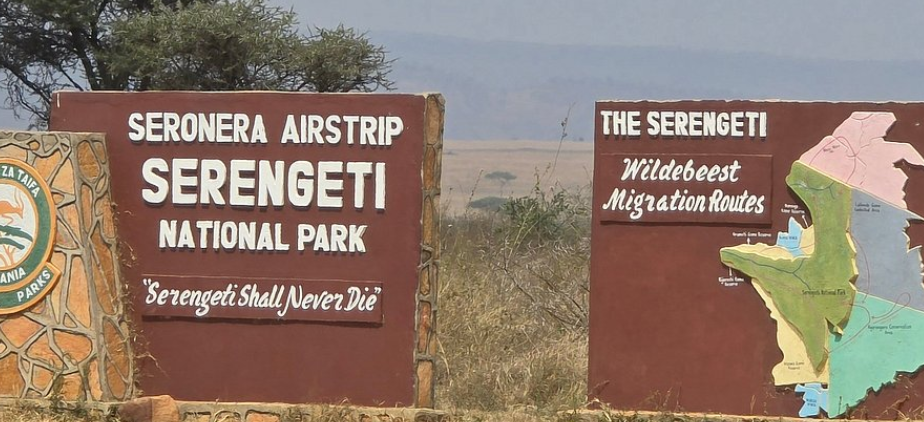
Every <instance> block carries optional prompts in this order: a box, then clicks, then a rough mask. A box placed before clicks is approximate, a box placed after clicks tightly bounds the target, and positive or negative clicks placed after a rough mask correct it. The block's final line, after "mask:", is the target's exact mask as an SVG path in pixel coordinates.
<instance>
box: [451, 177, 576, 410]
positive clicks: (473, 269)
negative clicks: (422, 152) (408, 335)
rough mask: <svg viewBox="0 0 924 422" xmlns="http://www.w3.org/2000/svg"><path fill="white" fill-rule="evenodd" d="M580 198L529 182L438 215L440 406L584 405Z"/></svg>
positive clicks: (526, 407)
mask: <svg viewBox="0 0 924 422" xmlns="http://www.w3.org/2000/svg"><path fill="white" fill-rule="evenodd" d="M585 202H586V195H582V194H580V192H578V193H576V192H574V191H571V192H566V191H564V190H562V189H560V188H556V189H553V190H551V191H543V190H541V189H537V190H534V192H533V193H532V194H531V195H529V196H527V197H523V198H520V199H518V200H516V201H514V202H512V203H511V205H510V206H507V207H505V208H504V210H503V211H500V212H496V213H495V212H483V211H474V210H468V211H467V212H464V213H461V214H457V215H455V216H451V217H446V218H444V221H443V224H444V227H443V232H442V235H443V246H444V251H443V255H442V264H441V268H442V273H441V290H440V331H439V332H440V343H441V346H442V349H441V351H442V356H443V365H441V369H442V371H441V373H440V380H439V382H438V384H437V385H438V392H437V397H438V401H439V405H440V407H441V408H445V409H450V410H451V411H455V410H456V409H464V410H465V412H463V413H467V412H470V411H473V410H474V411H513V412H519V413H523V412H526V414H529V415H532V416H533V417H535V416H541V415H546V416H549V417H552V415H554V414H555V412H558V411H562V410H571V409H579V408H583V407H584V403H585V400H586V376H587V366H586V365H587V293H588V288H587V281H588V274H587V271H588V257H589V216H588V215H587V213H586V211H587V210H586V205H585ZM484 420H491V419H484Z"/></svg>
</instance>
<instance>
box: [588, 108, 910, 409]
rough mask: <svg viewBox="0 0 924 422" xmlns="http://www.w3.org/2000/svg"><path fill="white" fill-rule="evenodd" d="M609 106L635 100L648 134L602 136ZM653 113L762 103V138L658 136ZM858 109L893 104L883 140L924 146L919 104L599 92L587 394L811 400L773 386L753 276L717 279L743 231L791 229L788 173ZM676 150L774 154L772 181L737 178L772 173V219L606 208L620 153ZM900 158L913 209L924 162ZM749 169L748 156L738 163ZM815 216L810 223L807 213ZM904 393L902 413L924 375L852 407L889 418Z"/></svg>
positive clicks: (656, 401) (757, 404) (702, 403)
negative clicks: (631, 217)
mask: <svg viewBox="0 0 924 422" xmlns="http://www.w3.org/2000/svg"><path fill="white" fill-rule="evenodd" d="M601 111H638V112H640V116H641V117H640V118H641V121H642V122H643V123H642V124H640V125H639V127H638V129H639V131H640V133H639V134H638V135H635V136H614V135H613V134H612V126H611V127H610V129H611V130H610V135H604V133H603V123H604V121H603V117H602V116H601ZM651 111H718V112H722V111H725V112H731V111H755V112H765V113H766V116H767V120H766V130H767V131H766V137H760V136H757V137H748V136H742V137H739V138H732V137H729V136H726V137H721V136H713V137H701V136H700V137H691V136H686V137H684V136H670V137H665V136H659V137H652V136H649V135H648V134H647V132H646V128H647V127H648V126H647V125H646V124H645V123H644V122H645V116H646V114H647V113H649V112H651ZM855 111H889V112H893V113H894V114H895V117H896V118H897V122H896V123H895V124H894V125H893V126H892V129H891V130H890V131H889V132H888V134H887V136H886V140H890V141H895V142H906V143H911V144H912V145H913V146H914V147H915V148H916V149H917V150H918V151H924V105H922V104H897V103H884V104H870V103H786V102H746V101H730V102H725V101H702V102H700V101H688V102H598V103H597V109H596V113H595V117H594V118H595V125H596V139H595V151H594V154H595V162H594V169H595V178H594V199H593V222H592V224H593V232H592V240H591V246H592V248H591V249H592V259H591V292H592V294H591V300H590V311H591V318H590V346H589V347H590V349H589V355H590V362H589V385H588V389H589V392H590V395H591V396H592V397H595V398H598V399H600V400H601V401H602V402H604V403H608V404H610V405H612V406H614V407H616V408H620V409H643V410H683V411H690V412H722V413H727V414H748V415H785V416H796V414H797V413H798V410H799V408H800V407H801V406H802V400H801V399H800V398H799V395H797V394H795V393H794V392H793V390H792V388H791V387H784V388H778V387H776V386H775V385H774V382H773V378H772V375H771V370H772V368H773V367H774V365H776V364H777V363H778V362H780V361H781V360H782V353H781V351H780V349H779V347H778V345H777V342H776V326H775V324H776V323H775V322H774V320H773V319H771V318H770V313H769V311H768V309H767V307H766V306H765V305H764V303H763V301H762V300H761V298H760V297H759V296H758V294H757V292H756V291H755V290H754V289H753V288H752V287H751V286H750V279H749V278H747V277H746V276H743V275H741V274H737V275H738V276H740V277H742V278H744V280H745V281H744V282H743V283H741V284H738V285H737V286H725V285H723V284H722V283H720V282H719V278H721V277H728V276H729V269H728V268H727V267H725V266H724V265H723V264H722V262H721V261H720V259H719V249H720V248H722V247H727V246H735V245H739V244H742V243H745V241H746V239H745V238H741V237H735V236H734V233H735V232H738V233H742V232H753V233H757V232H760V233H767V234H770V235H771V236H772V237H769V238H757V237H754V238H752V242H753V243H756V242H758V241H759V242H763V243H768V244H774V243H775V241H776V233H777V232H779V231H785V230H787V222H788V220H789V218H790V216H791V214H787V213H784V212H783V211H782V209H783V208H784V204H797V205H799V206H802V207H804V204H801V202H800V201H799V200H798V199H797V198H796V196H795V195H794V194H793V193H792V191H791V190H789V189H788V187H787V185H786V184H785V178H786V175H787V174H789V171H790V167H791V166H792V163H793V162H795V161H796V160H798V159H799V157H800V156H801V155H802V154H803V153H804V152H805V151H807V150H808V149H810V148H811V147H813V146H815V145H817V144H818V143H819V142H820V141H821V140H822V138H824V137H825V136H827V135H830V134H831V133H832V131H833V130H834V129H835V128H836V127H838V126H839V125H840V124H841V123H842V122H843V121H844V120H845V119H847V118H848V117H849V116H850V115H851V113H852V112H855ZM671 154H696V155H705V156H706V157H714V158H713V159H714V160H720V161H723V162H727V161H728V159H729V157H742V158H743V159H744V158H745V157H752V158H753V157H761V156H770V157H772V168H765V167H762V166H758V167H756V168H757V169H758V170H757V171H758V173H759V174H756V175H752V176H754V177H760V178H763V179H765V181H764V182H761V181H759V180H751V181H748V182H745V181H742V182H741V183H746V185H742V187H747V188H748V189H749V191H751V186H754V187H755V189H757V190H765V189H766V187H765V186H764V185H763V184H768V183H769V184H772V200H770V201H769V207H768V209H769V211H770V215H769V219H768V220H767V222H766V223H765V222H763V221H761V220H759V219H755V220H753V221H751V222H750V224H742V223H741V222H738V221H736V220H735V219H734V218H727V217H728V216H725V217H723V216H722V215H711V216H709V217H708V218H704V219H702V220H701V221H702V223H695V222H689V220H683V219H673V220H672V219H670V218H664V219H662V220H660V221H661V222H658V221H657V220H655V221H653V222H651V221H646V220H645V219H644V218H643V219H642V220H641V221H635V222H633V221H626V220H627V219H625V218H621V217H620V218H619V219H620V220H623V221H619V222H616V221H613V220H617V219H616V218H613V217H612V215H613V214H612V211H606V212H605V211H604V210H603V209H602V205H603V204H604V203H606V201H607V199H608V198H610V196H611V195H612V191H613V188H614V186H617V185H619V183H620V181H619V180H618V178H619V177H620V176H621V175H622V170H623V168H622V167H623V165H622V161H619V160H613V157H622V156H625V155H644V156H650V157H654V158H657V157H669V155H671ZM662 160H663V158H662ZM752 165H753V164H752ZM899 165H900V166H902V168H903V169H904V170H905V172H906V174H908V176H909V180H908V183H907V186H906V187H905V191H906V193H907V195H906V200H907V203H908V208H909V209H910V210H912V211H914V212H916V213H918V214H921V213H922V212H924V170H921V169H916V168H910V167H909V166H907V165H901V164H899ZM754 168H755V167H751V166H748V167H744V166H742V170H741V172H742V174H745V173H746V172H749V171H753V169H754ZM752 176H748V177H752ZM742 177H744V176H742ZM739 184H740V183H739ZM671 191H673V188H672V189H671ZM755 191H756V190H755ZM668 217H669V216H668ZM795 217H796V218H797V219H798V218H799V217H798V216H795ZM807 218H808V220H807V222H808V223H811V216H808V217H807ZM799 222H800V223H802V224H803V225H804V224H805V223H803V222H802V221H801V220H799ZM908 233H909V235H910V238H911V246H912V247H913V246H915V245H921V244H922V243H924V227H922V225H920V224H913V225H912V226H911V227H910V228H909V229H908ZM857 370H862V368H857ZM896 404H897V406H896V408H898V409H899V410H901V411H903V412H908V411H909V410H911V409H916V408H920V406H921V405H924V382H920V381H919V380H918V379H917V377H916V376H915V377H911V378H908V377H905V376H899V381H898V382H896V383H895V384H893V385H892V386H888V387H885V388H884V389H883V391H881V392H880V393H879V394H870V395H869V396H868V397H867V399H866V400H865V401H864V402H863V403H862V404H861V405H860V406H859V407H858V409H857V410H855V411H854V412H852V413H851V414H852V415H853V416H868V417H873V418H891V417H894V416H895V415H897V413H896V412H895V411H888V412H885V413H883V411H884V410H886V409H887V408H889V407H890V406H895V405H896Z"/></svg>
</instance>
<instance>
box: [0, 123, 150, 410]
mask: <svg viewBox="0 0 924 422" xmlns="http://www.w3.org/2000/svg"><path fill="white" fill-rule="evenodd" d="M0 158H15V159H18V160H21V161H24V162H26V163H27V164H29V165H31V166H32V167H34V168H35V169H36V170H38V172H39V173H40V174H41V175H42V176H43V177H44V179H45V181H46V182H47V183H48V185H49V186H50V187H51V190H52V196H53V199H54V202H55V206H56V208H57V235H56V236H57V239H56V241H55V247H54V253H53V255H52V259H51V261H52V263H53V264H54V265H55V266H56V267H57V268H58V269H60V270H61V271H62V276H61V279H60V280H59V281H58V284H57V285H56V286H55V287H54V288H53V289H52V291H51V292H50V294H49V295H48V296H46V297H45V299H43V300H42V301H40V302H39V303H38V304H36V305H35V306H33V307H32V308H31V309H27V310H25V311H22V312H19V313H15V314H12V315H8V316H5V317H3V316H0V380H2V382H0V398H3V397H5V398H51V397H56V398H60V399H64V400H86V401H117V400H124V399H127V398H130V397H132V396H133V395H134V393H135V391H134V382H133V371H134V369H133V360H132V357H131V356H132V355H131V349H130V342H129V340H130V333H131V331H130V329H129V325H128V321H127V320H126V316H125V315H126V313H125V312H124V311H125V310H124V305H123V301H122V300H121V298H122V294H123V292H122V288H121V286H122V283H121V278H120V275H119V266H118V262H119V261H118V254H117V241H116V234H115V224H114V221H113V213H112V203H111V201H110V199H109V181H110V173H109V163H108V156H107V153H106V148H105V142H104V139H103V136H102V135H99V134H85V133H81V134H78V133H63V132H4V131H0Z"/></svg>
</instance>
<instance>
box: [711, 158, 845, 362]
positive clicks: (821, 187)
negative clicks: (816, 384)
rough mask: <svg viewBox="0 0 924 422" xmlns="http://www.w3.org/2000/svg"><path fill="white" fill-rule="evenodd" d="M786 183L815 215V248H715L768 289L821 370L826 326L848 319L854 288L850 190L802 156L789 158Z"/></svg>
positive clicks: (836, 326) (725, 260)
mask: <svg viewBox="0 0 924 422" xmlns="http://www.w3.org/2000/svg"><path fill="white" fill-rule="evenodd" d="M786 183H787V184H788V185H789V187H790V188H792V190H793V191H794V192H795V193H796V194H797V195H798V196H799V197H800V198H801V199H802V201H803V202H804V203H805V204H806V206H807V207H808V209H809V211H810V213H811V215H812V216H814V227H815V251H814V253H812V254H811V255H805V256H802V257H797V258H793V259H773V258H770V257H767V256H766V255H764V254H762V253H760V251H761V249H762V248H766V245H739V246H734V247H729V248H722V249H721V250H720V253H719V254H720V257H721V259H722V262H723V263H725V264H726V265H728V266H729V267H731V268H734V269H737V270H739V271H741V272H743V273H745V274H747V275H749V276H751V278H752V281H753V282H754V283H757V284H760V286H761V287H762V288H763V289H764V290H765V291H766V292H767V293H768V294H769V296H770V297H771V298H772V299H773V301H774V304H775V305H776V307H777V309H778V310H779V311H780V313H781V315H782V316H783V318H784V319H785V320H786V321H787V322H788V323H790V324H791V325H792V327H793V329H795V330H796V332H797V333H798V334H799V336H800V337H801V338H802V341H803V342H804V343H805V346H806V350H807V352H808V357H809V360H810V362H811V364H812V368H813V370H814V371H815V372H821V371H822V370H823V369H824V365H825V364H826V361H827V339H828V334H829V329H828V326H829V324H830V326H832V327H834V330H835V331H838V332H839V331H840V329H841V327H843V326H844V325H845V324H846V323H847V318H848V316H849V315H850V310H851V305H852V304H853V297H854V294H855V290H854V287H853V284H852V283H851V282H852V281H853V279H854V277H855V276H856V266H855V265H854V258H855V255H856V253H855V251H854V249H853V247H852V245H851V242H850V239H849V238H848V236H847V228H848V226H849V224H850V209H851V207H850V206H851V190H850V188H848V187H847V186H846V185H844V184H842V183H840V182H837V181H835V180H833V179H831V178H830V177H829V176H827V175H825V174H823V173H821V172H819V171H817V170H815V169H812V168H810V167H808V166H806V165H805V164H804V163H801V162H796V163H793V166H792V170H791V171H790V174H789V176H788V177H787V178H786ZM755 246H757V248H755Z"/></svg>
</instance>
